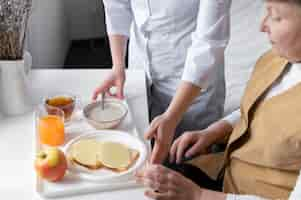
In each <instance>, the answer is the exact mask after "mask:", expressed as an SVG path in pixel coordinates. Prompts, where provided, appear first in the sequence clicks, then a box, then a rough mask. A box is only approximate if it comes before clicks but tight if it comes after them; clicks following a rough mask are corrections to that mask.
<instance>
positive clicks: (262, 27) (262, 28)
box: [260, 16, 269, 33]
mask: <svg viewBox="0 0 301 200" xmlns="http://www.w3.org/2000/svg"><path fill="white" fill-rule="evenodd" d="M267 21H268V20H267V16H266V17H264V18H263V19H262V22H261V25H260V31H261V32H266V33H267V32H268V31H269V27H268V24H267Z"/></svg>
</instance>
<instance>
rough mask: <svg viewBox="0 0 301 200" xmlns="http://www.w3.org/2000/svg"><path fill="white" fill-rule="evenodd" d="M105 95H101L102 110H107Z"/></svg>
mask: <svg viewBox="0 0 301 200" xmlns="http://www.w3.org/2000/svg"><path fill="white" fill-rule="evenodd" d="M105 96H106V95H105V93H104V92H103V93H101V109H103V110H104V109H105Z"/></svg>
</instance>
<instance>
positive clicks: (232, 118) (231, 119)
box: [222, 109, 241, 127]
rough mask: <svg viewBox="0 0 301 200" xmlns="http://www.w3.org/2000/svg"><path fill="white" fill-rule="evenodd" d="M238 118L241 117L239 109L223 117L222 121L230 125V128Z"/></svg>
mask: <svg viewBox="0 0 301 200" xmlns="http://www.w3.org/2000/svg"><path fill="white" fill-rule="evenodd" d="M240 116H241V113H240V109H237V110H235V111H233V112H232V113H231V114H229V115H227V116H226V117H224V118H223V119H222V120H225V121H227V122H229V123H230V124H231V125H232V127H234V126H235V124H236V123H237V122H238V120H239V119H240Z"/></svg>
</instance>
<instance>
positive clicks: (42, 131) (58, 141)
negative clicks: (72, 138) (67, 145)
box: [37, 115, 65, 146]
mask: <svg viewBox="0 0 301 200" xmlns="http://www.w3.org/2000/svg"><path fill="white" fill-rule="evenodd" d="M37 128H38V132H39V136H40V142H41V143H42V144H46V145H50V146H59V145H62V144H64V141H65V130H64V122H63V120H62V118H61V117H60V116H56V115H45V116H43V117H41V118H39V119H38V127H37Z"/></svg>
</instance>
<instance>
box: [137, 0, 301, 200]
mask: <svg viewBox="0 0 301 200" xmlns="http://www.w3.org/2000/svg"><path fill="white" fill-rule="evenodd" d="M265 4H266V10H267V15H266V16H265V18H264V19H263V21H262V26H261V30H262V31H263V32H265V33H266V34H267V35H268V37H269V39H270V42H271V44H272V50H271V51H269V52H267V53H266V54H264V55H263V56H262V57H261V58H260V59H259V60H258V61H257V63H256V66H255V69H254V72H253V74H252V77H251V79H250V80H249V82H248V85H247V88H246V90H245V94H244V97H243V99H242V102H241V106H240V110H239V111H235V112H234V113H232V114H231V115H230V116H227V117H226V118H224V119H222V120H220V121H218V122H216V123H214V124H212V125H211V126H209V127H208V128H207V129H205V130H203V131H199V132H190V133H188V134H185V135H183V136H182V137H180V138H178V139H177V140H176V141H175V142H174V143H173V146H172V148H171V151H170V155H171V156H170V157H171V160H172V161H176V162H177V163H179V162H180V161H181V158H182V156H186V157H191V156H195V155H198V154H205V153H206V149H208V147H210V146H211V145H212V144H214V143H218V142H221V141H227V148H226V151H225V153H224V156H223V158H224V159H223V162H222V161H220V162H217V161H218V160H217V159H216V158H217V157H218V155H208V154H207V155H202V156H200V157H197V158H195V159H194V160H192V161H191V162H190V163H192V164H193V165H195V166H197V167H198V168H200V169H202V170H203V171H204V172H205V173H206V174H207V175H208V176H209V177H211V178H213V177H216V175H217V173H215V172H214V171H217V170H221V169H222V170H221V171H222V172H223V173H222V175H223V176H220V177H223V178H222V179H223V181H222V188H223V192H220V191H213V190H209V189H205V188H204V187H203V186H205V185H206V182H207V181H208V180H209V178H206V179H203V183H202V179H201V180H200V179H198V183H199V185H200V186H201V187H199V186H198V185H197V184H195V183H194V182H192V181H190V180H189V179H187V178H185V177H184V176H182V175H181V174H179V173H178V172H175V171H172V170H170V169H167V168H165V167H163V166H159V165H148V166H146V167H145V169H143V170H142V171H140V172H139V173H137V179H138V181H139V182H142V183H143V184H144V185H146V186H148V187H150V190H148V191H146V193H145V194H146V195H147V196H149V197H151V198H153V199H172V200H176V199H190V200H194V199H198V200H201V199H214V200H225V199H227V200H230V199H237V200H238V199H241V200H243V199H262V198H263V199H288V198H289V199H294V200H297V199H301V176H300V177H299V178H298V176H299V173H300V169H301V117H300V115H301V103H300V102H301V0H266V2H265ZM200 133H205V134H200ZM210 162H211V163H214V162H215V163H216V164H217V163H221V162H222V163H223V165H222V167H219V165H216V164H215V165H210V164H209V163H210ZM208 166H209V167H208ZM198 175H199V174H195V175H194V177H192V178H194V180H197V176H198ZM220 175H221V174H220ZM204 177H205V176H204ZM209 181H212V180H211V179H210V180H209ZM212 182H214V181H212Z"/></svg>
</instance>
